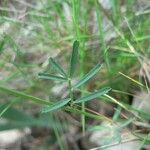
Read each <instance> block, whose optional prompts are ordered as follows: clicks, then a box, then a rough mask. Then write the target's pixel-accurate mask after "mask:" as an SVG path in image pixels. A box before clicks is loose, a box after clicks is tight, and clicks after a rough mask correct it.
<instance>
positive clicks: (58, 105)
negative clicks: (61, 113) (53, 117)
mask: <svg viewBox="0 0 150 150" xmlns="http://www.w3.org/2000/svg"><path fill="white" fill-rule="evenodd" d="M70 100H71V99H70V98H68V99H63V100H61V101H58V102H56V103H54V104H52V105H50V106H47V107H44V108H43V109H42V113H47V112H50V111H54V110H57V109H59V108H61V107H63V106H65V105H66V104H67V103H68V102H69V101H70Z"/></svg>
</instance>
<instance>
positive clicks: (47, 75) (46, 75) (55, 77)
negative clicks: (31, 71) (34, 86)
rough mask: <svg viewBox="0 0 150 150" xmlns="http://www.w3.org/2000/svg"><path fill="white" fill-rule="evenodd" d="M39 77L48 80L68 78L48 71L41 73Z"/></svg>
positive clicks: (64, 79)
mask: <svg viewBox="0 0 150 150" xmlns="http://www.w3.org/2000/svg"><path fill="white" fill-rule="evenodd" d="M38 75H39V78H40V79H47V80H57V81H66V80H67V78H63V77H60V76H55V75H50V74H48V73H39V74H38Z"/></svg>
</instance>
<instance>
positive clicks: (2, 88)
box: [0, 87, 51, 105]
mask: <svg viewBox="0 0 150 150" xmlns="http://www.w3.org/2000/svg"><path fill="white" fill-rule="evenodd" d="M0 91H3V92H5V93H7V94H9V95H13V96H16V97H22V98H24V99H27V100H30V101H33V102H36V103H38V104H44V105H50V104H51V102H48V101H45V100H43V99H41V98H38V97H34V96H31V95H28V94H25V93H23V92H19V91H16V90H11V89H7V88H5V87H0Z"/></svg>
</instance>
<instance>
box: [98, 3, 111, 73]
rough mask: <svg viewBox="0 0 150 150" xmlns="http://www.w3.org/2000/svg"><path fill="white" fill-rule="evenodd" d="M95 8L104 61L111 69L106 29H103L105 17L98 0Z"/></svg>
mask: <svg viewBox="0 0 150 150" xmlns="http://www.w3.org/2000/svg"><path fill="white" fill-rule="evenodd" d="M95 8H96V16H97V22H98V27H99V40H100V43H102V50H103V56H104V61H105V63H106V64H107V68H108V70H109V71H110V64H109V58H108V48H107V45H106V42H105V34H104V29H103V19H102V15H101V10H100V7H99V4H98V1H97V0H95Z"/></svg>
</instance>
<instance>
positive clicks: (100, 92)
mask: <svg viewBox="0 0 150 150" xmlns="http://www.w3.org/2000/svg"><path fill="white" fill-rule="evenodd" d="M110 90H111V88H109V87H105V88H102V89H100V90H98V91H96V92H93V93H91V94H89V95H87V96H84V97H81V98H79V99H77V100H75V101H74V102H73V103H81V102H87V101H90V100H92V99H95V98H97V97H99V96H102V95H104V94H106V93H108V92H109V91H110Z"/></svg>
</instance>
